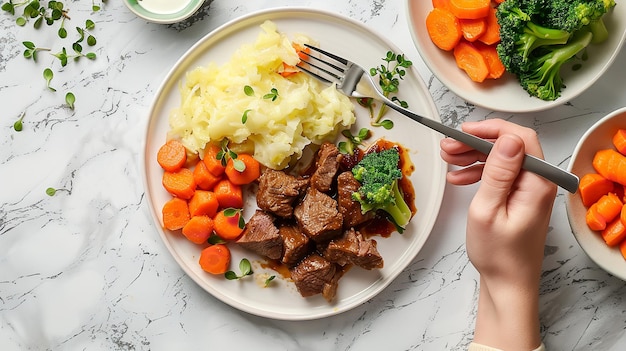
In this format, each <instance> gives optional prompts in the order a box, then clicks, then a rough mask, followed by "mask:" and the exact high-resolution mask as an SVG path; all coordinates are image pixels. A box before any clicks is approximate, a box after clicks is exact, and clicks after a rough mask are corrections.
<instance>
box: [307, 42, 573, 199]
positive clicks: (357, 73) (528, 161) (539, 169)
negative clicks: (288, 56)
mask: <svg viewBox="0 0 626 351" xmlns="http://www.w3.org/2000/svg"><path fill="white" fill-rule="evenodd" d="M306 46H307V47H308V48H310V49H311V50H313V51H316V52H318V53H320V54H321V55H322V56H325V57H326V58H325V59H322V58H320V57H317V56H313V55H311V54H306V53H304V54H305V55H306V59H304V60H302V61H300V63H298V68H300V69H301V70H302V71H304V72H306V73H308V74H310V75H312V76H313V77H315V78H317V79H319V80H321V81H323V82H325V83H328V84H333V83H335V84H336V85H337V89H339V90H340V91H341V92H343V93H344V94H346V95H347V96H351V97H355V98H376V99H378V100H380V101H382V102H383V103H384V104H385V105H387V106H389V107H390V108H392V109H394V110H395V111H397V112H399V113H401V114H403V115H405V116H407V117H409V118H411V119H412V120H414V121H416V122H418V123H420V124H422V125H424V126H426V127H428V128H431V129H433V130H435V131H437V132H439V133H441V134H443V135H445V136H448V137H451V138H453V139H456V140H458V141H460V142H462V143H464V144H466V145H468V146H470V147H472V148H474V149H476V150H478V151H480V152H482V153H484V154H489V152H490V151H491V149H492V148H493V143H492V142H490V141H488V140H485V139H481V138H479V137H477V136H474V135H472V134H469V133H465V132H463V131H461V130H458V129H455V128H452V127H448V126H446V125H445V124H442V123H440V122H437V121H435V120H433V119H430V118H426V117H423V116H420V115H418V114H416V113H414V112H411V111H409V110H407V109H406V108H403V107H402V106H400V105H398V104H396V103H394V102H393V101H391V100H390V99H389V98H387V97H386V96H384V95H383V94H382V93H381V92H380V91H379V90H378V87H377V85H376V84H374V81H373V79H372V77H371V76H370V75H369V74H366V73H365V71H364V70H363V68H362V67H360V66H359V65H357V64H356V63H354V62H351V61H349V60H347V59H345V58H343V57H340V56H337V55H335V54H332V53H330V52H328V51H325V50H322V49H320V48H318V47H315V46H311V45H306ZM360 83H361V84H360ZM363 83H365V84H368V85H369V89H368V88H365V86H364V85H362V84H363ZM357 89H359V90H361V91H363V90H367V91H368V92H367V94H363V93H361V92H359V91H357ZM371 95H376V96H371ZM522 167H523V168H524V169H525V170H527V171H530V172H533V173H535V174H538V175H540V176H542V177H544V178H546V179H548V180H549V181H551V182H553V183H555V184H556V185H558V186H560V187H562V188H563V189H565V190H567V191H569V192H570V193H572V194H574V193H576V191H577V189H578V182H579V180H578V177H577V176H576V175H575V174H572V173H569V172H567V171H565V170H563V169H561V168H559V167H557V166H555V165H553V164H550V163H548V162H546V161H544V160H542V159H540V158H537V157H535V156H532V155H528V154H527V155H526V156H525V157H524V163H523V164H522Z"/></svg>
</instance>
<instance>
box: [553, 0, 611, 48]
mask: <svg viewBox="0 0 626 351" xmlns="http://www.w3.org/2000/svg"><path fill="white" fill-rule="evenodd" d="M548 6H549V10H548V11H546V12H545V15H544V23H545V25H546V26H549V27H552V28H560V29H563V30H566V31H568V32H575V31H577V30H579V29H581V28H582V27H584V26H590V27H589V30H590V31H591V33H592V34H593V35H594V39H593V42H601V41H603V40H605V39H606V37H607V36H608V32H607V30H606V27H605V26H604V21H603V17H604V15H605V14H606V13H607V12H608V11H609V10H611V9H612V8H613V7H615V0H571V1H563V0H561V1H551V2H549V3H548Z"/></svg>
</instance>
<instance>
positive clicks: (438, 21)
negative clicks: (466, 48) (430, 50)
mask: <svg viewBox="0 0 626 351" xmlns="http://www.w3.org/2000/svg"><path fill="white" fill-rule="evenodd" d="M426 30H427V31H428V35H429V37H430V40H432V42H433V43H434V44H435V45H436V46H437V47H438V48H440V49H441V50H445V51H450V50H452V49H454V47H455V46H456V45H457V44H458V43H459V41H460V40H461V37H462V36H463V33H462V32H461V24H460V23H459V20H458V19H457V18H456V17H455V16H454V15H453V14H452V12H450V11H448V10H445V9H442V8H434V9H432V10H431V11H430V12H429V13H428V16H427V17H426Z"/></svg>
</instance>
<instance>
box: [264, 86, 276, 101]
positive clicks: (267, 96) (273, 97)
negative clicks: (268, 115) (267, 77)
mask: <svg viewBox="0 0 626 351" xmlns="http://www.w3.org/2000/svg"><path fill="white" fill-rule="evenodd" d="M263 98H264V99H267V100H272V101H276V99H277V98H278V89H276V88H272V89H271V90H270V92H269V93H267V94H265V95H263Z"/></svg>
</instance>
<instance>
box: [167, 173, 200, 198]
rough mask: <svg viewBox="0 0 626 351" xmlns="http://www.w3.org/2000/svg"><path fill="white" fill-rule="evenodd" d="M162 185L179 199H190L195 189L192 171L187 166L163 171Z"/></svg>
mask: <svg viewBox="0 0 626 351" xmlns="http://www.w3.org/2000/svg"><path fill="white" fill-rule="evenodd" d="M162 183H163V187H164V188H165V190H167V191H168V192H169V193H170V194H172V195H174V196H176V197H179V198H181V199H185V200H187V199H190V198H191V197H192V196H193V193H194V192H195V191H196V182H195V180H194V178H193V172H192V171H191V170H190V169H189V168H181V169H179V170H178V171H176V172H168V171H165V172H163V181H162Z"/></svg>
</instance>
